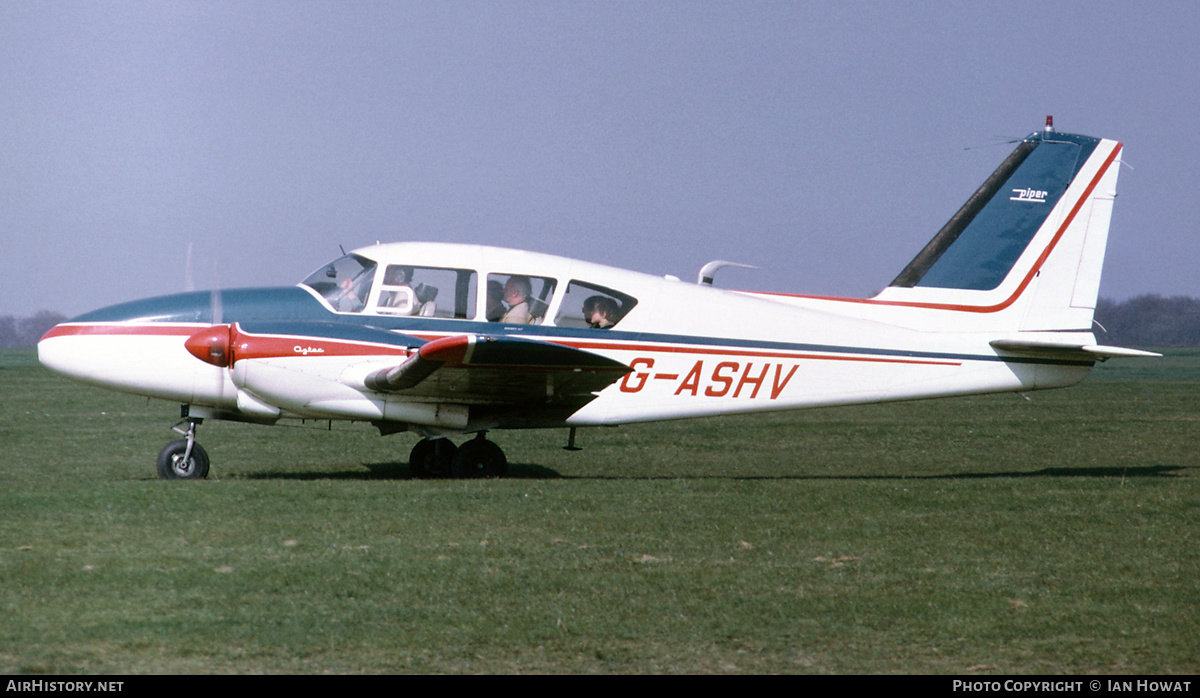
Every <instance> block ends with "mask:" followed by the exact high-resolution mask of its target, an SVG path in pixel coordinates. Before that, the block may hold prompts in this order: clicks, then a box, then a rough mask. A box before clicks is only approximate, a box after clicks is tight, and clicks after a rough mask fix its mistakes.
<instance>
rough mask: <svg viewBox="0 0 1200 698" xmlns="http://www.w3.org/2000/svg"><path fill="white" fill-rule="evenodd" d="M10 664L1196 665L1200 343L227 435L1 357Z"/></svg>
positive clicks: (526, 668) (150, 668)
mask: <svg viewBox="0 0 1200 698" xmlns="http://www.w3.org/2000/svg"><path fill="white" fill-rule="evenodd" d="M0 397H2V398H3V399H2V400H0V673H18V672H39V673H41V672H54V673H58V672H61V673H193V672H194V673H233V672H237V673H253V672H268V673H278V672H282V673H324V672H712V673H738V672H786V673H867V672H872V673H878V672H920V673H955V674H961V673H966V674H970V673H979V674H990V673H1010V672H1011V673H1031V672H1036V673H1055V674H1059V673H1071V674H1077V673H1113V672H1121V673H1196V672H1198V671H1200V582H1198V579H1200V546H1198V543H1200V467H1198V466H1200V456H1198V455H1197V439H1198V437H1200V352H1198V351H1180V352H1175V353H1172V354H1170V355H1169V356H1168V357H1166V358H1164V359H1160V360H1141V361H1134V360H1129V361H1122V362H1119V361H1112V362H1109V363H1107V364H1104V365H1102V366H1100V367H1098V368H1097V369H1096V371H1094V372H1093V373H1092V375H1091V376H1090V377H1089V378H1088V379H1087V381H1085V382H1084V383H1083V384H1081V385H1079V386H1077V387H1074V388H1070V389H1067V390H1061V391H1051V392H1045V393H1033V394H1031V395H1030V399H1029V400H1025V399H1022V398H1021V397H1020V396H1016V395H1003V396H990V397H985V398H964V399H953V400H941V401H930V402H917V403H906V404H896V405H876V406H868V407H861V408H836V409H828V410H815V411H809V412H798V413H791V414H783V415H766V416H755V417H746V418H730V419H725V420H697V421H690V422H680V423H668V424H658V425H641V426H631V427H621V428H617V429H593V430H585V431H582V432H581V433H580V443H581V445H582V446H583V447H584V450H583V451H581V452H576V453H571V452H567V451H564V450H562V449H561V446H562V445H563V444H564V443H565V441H566V432H565V430H564V431H561V432H545V431H534V432H497V433H495V434H493V437H494V438H495V439H496V441H498V442H499V443H500V444H501V445H503V446H504V448H505V450H506V451H507V453H508V455H509V460H510V463H511V467H510V469H511V476H510V477H509V478H508V479H505V480H498V481H453V480H445V481H436V480H433V481H431V480H412V479H409V476H408V467H407V464H406V463H405V460H406V458H407V454H408V450H409V448H411V446H412V444H413V443H414V441H415V438H414V437H412V436H409V435H404V434H401V435H396V436H391V437H386V438H381V437H379V436H378V434H377V432H375V431H374V430H373V429H370V428H367V427H355V426H348V427H345V428H338V427H337V425H334V429H333V430H332V431H327V430H324V429H299V428H273V429H272V428H264V427H254V426H247V425H239V424H228V423H220V422H217V423H205V424H204V425H203V426H202V427H201V431H200V437H201V441H202V442H203V443H204V445H205V447H206V448H207V449H208V452H209V454H210V456H211V457H212V462H213V475H212V476H211V478H210V479H209V480H208V481H204V482H166V481H160V480H158V479H157V477H156V475H155V471H154V458H155V456H156V455H157V452H158V450H159V449H160V448H161V447H162V445H163V444H164V443H166V442H167V441H168V440H170V439H172V438H175V437H176V435H175V434H174V432H171V431H170V430H169V429H168V427H169V426H170V425H171V424H172V423H173V422H174V420H175V417H176V415H177V414H178V412H177V409H178V408H177V406H175V405H171V404H168V403H162V402H152V401H147V400H145V399H141V398H134V397H129V396H124V395H119V394H116V393H108V392H104V391H100V390H95V389H91V388H86V387H80V386H78V385H75V384H73V383H70V382H68V381H66V380H65V379H61V378H58V377H56V376H53V375H51V374H50V373H49V372H47V371H45V370H44V369H42V368H41V367H40V366H39V365H38V364H37V362H36V359H35V357H34V353H33V352H32V351H27V350H5V351H2V352H0Z"/></svg>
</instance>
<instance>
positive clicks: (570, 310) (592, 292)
mask: <svg viewBox="0 0 1200 698" xmlns="http://www.w3.org/2000/svg"><path fill="white" fill-rule="evenodd" d="M635 305H637V299H636V298H634V297H633V296H628V295H626V294H624V293H621V292H620V291H614V290H613V289H611V288H605V287H604V286H597V285H596V284H589V283H586V282H583V281H574V280H572V281H571V282H570V283H568V284H567V294H566V295H565V296H563V301H562V305H560V306H559V307H558V315H557V316H556V317H555V318H554V324H555V325H557V326H559V327H593V328H596V329H608V328H610V327H612V326H613V325H616V324H617V323H618V322H620V321H621V318H623V317H625V316H626V315H628V314H629V311H630V310H632V309H633V306H635Z"/></svg>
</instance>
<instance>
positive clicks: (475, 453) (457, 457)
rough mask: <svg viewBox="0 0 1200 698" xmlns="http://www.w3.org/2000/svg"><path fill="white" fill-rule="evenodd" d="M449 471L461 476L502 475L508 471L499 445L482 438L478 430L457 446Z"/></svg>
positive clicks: (505, 459) (487, 476)
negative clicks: (474, 435) (475, 434)
mask: <svg viewBox="0 0 1200 698" xmlns="http://www.w3.org/2000/svg"><path fill="white" fill-rule="evenodd" d="M450 472H451V473H452V474H453V475H454V477H461V478H492V477H504V476H505V475H506V474H507V473H508V459H507V458H505V457H504V451H503V450H501V448H500V447H499V446H497V445H496V444H494V443H492V442H491V441H488V440H487V439H485V438H483V432H480V433H479V435H478V436H476V437H475V438H474V439H471V440H470V441H468V442H466V443H465V444H463V445H462V446H461V447H459V449H458V453H456V454H454V462H453V464H451V466H450Z"/></svg>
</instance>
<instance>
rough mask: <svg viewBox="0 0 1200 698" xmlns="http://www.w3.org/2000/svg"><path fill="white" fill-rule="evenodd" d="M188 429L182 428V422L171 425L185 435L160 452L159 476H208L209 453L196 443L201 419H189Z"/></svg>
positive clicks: (165, 477)
mask: <svg viewBox="0 0 1200 698" xmlns="http://www.w3.org/2000/svg"><path fill="white" fill-rule="evenodd" d="M184 421H185V422H187V425H188V427H187V429H186V430H184V429H180V428H179V425H180V424H183V422H180V423H179V424H176V425H175V426H173V427H171V428H172V429H174V430H175V431H177V432H179V433H180V434H183V435H184V438H182V439H175V440H174V441H172V442H170V443H169V444H167V445H166V446H164V447H163V450H161V451H159V453H158V476H159V477H161V478H162V479H164V480H203V479H204V478H206V477H208V453H207V452H205V450H204V449H203V448H201V447H200V444H198V443H196V427H197V426H198V425H199V424H200V421H201V420H199V419H187V420H184Z"/></svg>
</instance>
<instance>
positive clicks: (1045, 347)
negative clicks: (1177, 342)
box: [989, 339, 1162, 361]
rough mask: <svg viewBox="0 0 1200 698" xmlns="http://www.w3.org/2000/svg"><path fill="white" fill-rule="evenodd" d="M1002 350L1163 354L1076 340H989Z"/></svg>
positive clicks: (1097, 356)
mask: <svg viewBox="0 0 1200 698" xmlns="http://www.w3.org/2000/svg"><path fill="white" fill-rule="evenodd" d="M989 344H991V345H992V346H993V347H995V348H997V349H999V350H1000V351H1005V352H1012V353H1014V354H1022V355H1025V356H1037V357H1041V358H1053V359H1084V360H1087V359H1090V360H1093V361H1095V360H1099V361H1104V360H1105V359H1113V358H1131V357H1139V356H1143V357H1153V356H1162V354H1156V353H1154V352H1152V351H1142V350H1140V349H1126V348H1125V347H1109V346H1103V345H1100V344H1076V343H1074V342H1050V341H1039V340H1036V339H997V340H994V341H992V342H989Z"/></svg>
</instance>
